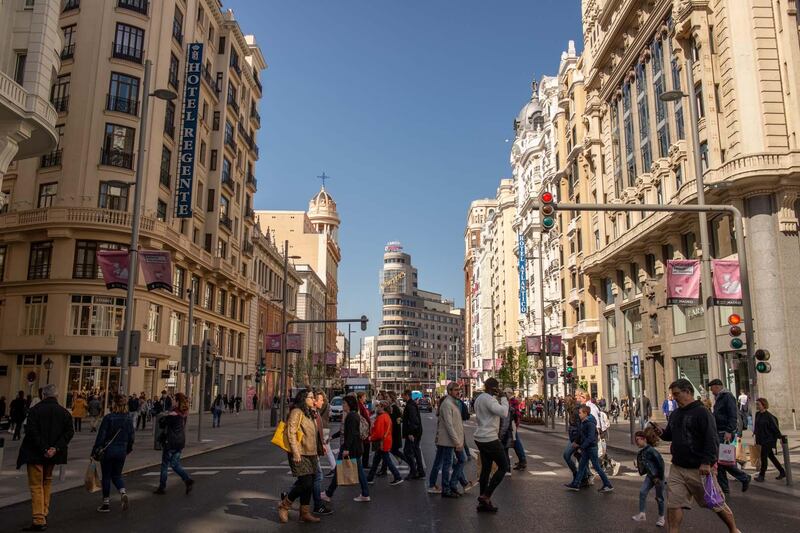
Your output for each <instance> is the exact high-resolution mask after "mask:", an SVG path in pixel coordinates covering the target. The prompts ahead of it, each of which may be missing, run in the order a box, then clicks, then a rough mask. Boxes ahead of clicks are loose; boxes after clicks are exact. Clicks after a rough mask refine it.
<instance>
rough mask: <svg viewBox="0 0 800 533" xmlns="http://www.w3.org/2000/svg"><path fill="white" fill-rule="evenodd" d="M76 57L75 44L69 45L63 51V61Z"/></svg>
mask: <svg viewBox="0 0 800 533" xmlns="http://www.w3.org/2000/svg"><path fill="white" fill-rule="evenodd" d="M73 57H75V43H72V44H68V45H67V46H65V47H64V48H63V49H62V50H61V61H66V60H67V59H72V58H73Z"/></svg>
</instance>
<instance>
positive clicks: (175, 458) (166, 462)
mask: <svg viewBox="0 0 800 533" xmlns="http://www.w3.org/2000/svg"><path fill="white" fill-rule="evenodd" d="M170 467H171V468H172V470H173V471H174V472H175V473H176V474H178V475H179V476H180V477H181V479H182V480H183V481H184V483H185V482H187V481H189V480H190V479H192V478H190V477H189V474H187V473H186V470H184V469H183V467H182V466H181V452H180V450H167V449H166V448H164V449H162V450H161V477H160V478H159V482H158V488H160V489H165V488H167V471H168V470H169V468H170Z"/></svg>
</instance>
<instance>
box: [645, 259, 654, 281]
mask: <svg viewBox="0 0 800 533" xmlns="http://www.w3.org/2000/svg"><path fill="white" fill-rule="evenodd" d="M644 270H645V272H647V277H648V278H650V279H655V277H656V256H655V255H653V254H647V255H646V256H644Z"/></svg>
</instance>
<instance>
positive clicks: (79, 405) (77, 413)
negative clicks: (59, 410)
mask: <svg viewBox="0 0 800 533" xmlns="http://www.w3.org/2000/svg"><path fill="white" fill-rule="evenodd" d="M85 417H86V397H85V396H84V395H83V393H80V394H78V395H77V397H76V398H75V399H74V400H72V424H73V426H74V427H75V431H77V432H78V433H80V432H81V426H82V425H83V419H84V418H85Z"/></svg>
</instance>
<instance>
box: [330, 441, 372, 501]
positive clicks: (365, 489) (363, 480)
mask: <svg viewBox="0 0 800 533" xmlns="http://www.w3.org/2000/svg"><path fill="white" fill-rule="evenodd" d="M341 458H342V453H341V452H339V459H341ZM352 460H353V461H355V462H356V467H357V468H358V484H359V485H360V486H361V495H362V496H365V497H366V496H369V485H368V484H367V476H366V474H365V473H364V468H363V465H362V464H361V457H353V458H352ZM338 486H339V483H338V482H337V481H336V475H335V474H334V476H333V479H332V480H331V484H330V485H328V488H327V489H325V494H327V495H328V498H333V493H334V492H336V488H337V487H338Z"/></svg>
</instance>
